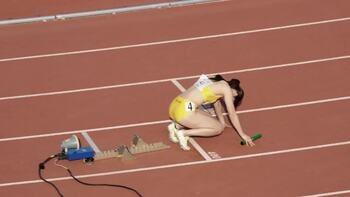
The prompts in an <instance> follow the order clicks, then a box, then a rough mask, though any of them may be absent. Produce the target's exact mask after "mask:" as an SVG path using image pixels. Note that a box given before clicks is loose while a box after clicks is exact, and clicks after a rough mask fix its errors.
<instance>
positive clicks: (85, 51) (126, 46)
mask: <svg viewBox="0 0 350 197" xmlns="http://www.w3.org/2000/svg"><path fill="white" fill-rule="evenodd" d="M347 20H350V17H345V18H337V19H331V20H323V21H315V22H308V23H299V24H293V25H285V26H278V27H269V28H263V29H255V30H247V31H240V32H230V33H223V34H213V35H207V36H198V37H190V38H182V39H174V40H165V41H156V42H149V43H141V44H133V45H124V46H114V47H107V48H98V49H89V50H80V51H69V52H62V53H51V54H41V55H31V56H23V57H12V58H4V59H0V62H9V61H18V60H27V59H38V58H47V57H57V56H65V55H77V54H84V53H96V52H102V51H112V50H121V49H129V48H136V47H147V46H155V45H163V44H172V43H179V42H189V41H196V40H204V39H213V38H222V37H228V36H237V35H243V34H251V33H259V32H266V31H275V30H282V29H291V28H297V27H306V26H313V25H321V24H327V23H336V22H342V21H347Z"/></svg>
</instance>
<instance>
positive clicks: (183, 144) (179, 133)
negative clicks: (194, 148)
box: [175, 130, 191, 150]
mask: <svg viewBox="0 0 350 197" xmlns="http://www.w3.org/2000/svg"><path fill="white" fill-rule="evenodd" d="M175 135H176V137H177V139H178V140H179V144H180V147H181V148H182V149H183V150H190V149H191V148H190V147H189V146H188V145H187V142H188V140H189V139H190V138H189V137H188V136H184V132H183V130H175Z"/></svg>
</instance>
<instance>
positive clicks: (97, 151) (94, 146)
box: [81, 132, 101, 153]
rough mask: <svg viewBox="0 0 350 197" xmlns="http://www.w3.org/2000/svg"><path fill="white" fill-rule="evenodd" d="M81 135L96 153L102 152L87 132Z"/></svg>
mask: <svg viewBox="0 0 350 197" xmlns="http://www.w3.org/2000/svg"><path fill="white" fill-rule="evenodd" d="M81 134H82V135H83V137H84V138H85V140H86V142H87V143H88V144H89V145H90V147H91V148H92V149H93V150H94V151H95V153H100V152H101V150H100V149H99V148H98V147H97V145H96V144H95V142H94V140H93V139H92V138H91V137H90V135H89V134H88V133H87V132H82V133H81Z"/></svg>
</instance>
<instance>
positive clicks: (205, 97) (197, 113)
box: [168, 75, 254, 150]
mask: <svg viewBox="0 0 350 197" xmlns="http://www.w3.org/2000/svg"><path fill="white" fill-rule="evenodd" d="M243 96H244V91H243V89H242V88H241V87H240V81H239V80H237V79H231V80H230V81H226V80H225V79H224V78H223V77H222V76H221V75H216V76H215V77H212V78H208V76H206V75H201V76H200V78H199V79H198V80H197V82H195V84H194V85H193V86H191V87H190V88H189V89H187V90H186V91H184V92H182V93H181V94H180V95H179V96H177V97H176V98H175V99H174V100H173V101H172V102H171V104H170V107H169V117H170V118H171V119H172V123H171V124H170V125H168V130H169V139H170V141H172V142H174V143H179V144H180V147H181V148H182V149H183V150H190V147H189V146H188V140H189V137H191V136H204V137H209V136H216V135H219V134H221V133H222V131H223V130H224V129H225V127H226V126H227V125H226V123H225V119H224V116H223V114H222V110H223V106H226V111H227V112H228V116H229V120H230V121H231V123H232V125H233V126H234V128H235V129H236V131H237V132H238V134H239V135H240V137H241V138H242V139H243V140H245V141H246V142H247V145H248V146H254V143H253V141H252V139H251V138H250V137H249V136H248V135H246V134H245V133H244V132H243V130H242V127H241V124H240V122H239V119H238V116H237V113H236V110H235V108H237V107H238V106H239V105H240V104H241V102H242V99H243ZM220 100H221V101H223V103H224V105H222V103H221V102H220ZM207 103H213V105H214V109H215V113H216V116H217V118H215V117H213V116H211V115H210V114H209V113H207V112H205V111H203V110H201V109H200V108H199V106H201V105H202V104H207Z"/></svg>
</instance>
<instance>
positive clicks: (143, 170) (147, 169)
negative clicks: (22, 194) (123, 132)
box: [0, 141, 350, 187]
mask: <svg viewBox="0 0 350 197" xmlns="http://www.w3.org/2000/svg"><path fill="white" fill-rule="evenodd" d="M346 145H350V141H343V142H336V143H329V144H320V145H315V146H304V147H299V148H291V149H284V150H277V151H270V152H263V153H256V154H248V155H239V156H233V157H224V158H220V159H214V160H209V161H208V160H201V161H193V162H185V163H175V164H169V165H160V166H153V167H145V168H135V169H129V170H121V171H110V172H104V173H94V174H86V175H78V176H76V177H77V178H89V177H100V176H110V175H116V174H126V173H136V172H145V171H151V170H160V169H169V168H176V167H186V166H194V165H201V164H210V163H216V162H225V161H233V160H239V159H248V158H256V157H266V156H272V155H280V154H287V153H293V152H302V151H309V150H317V149H324V148H330V147H337V146H346ZM70 179H72V177H59V178H51V179H47V180H48V181H64V180H70ZM41 182H43V181H42V180H39V179H37V180H29V181H18V182H10V183H1V184H0V187H7V186H15V185H26V184H35V183H41Z"/></svg>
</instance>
